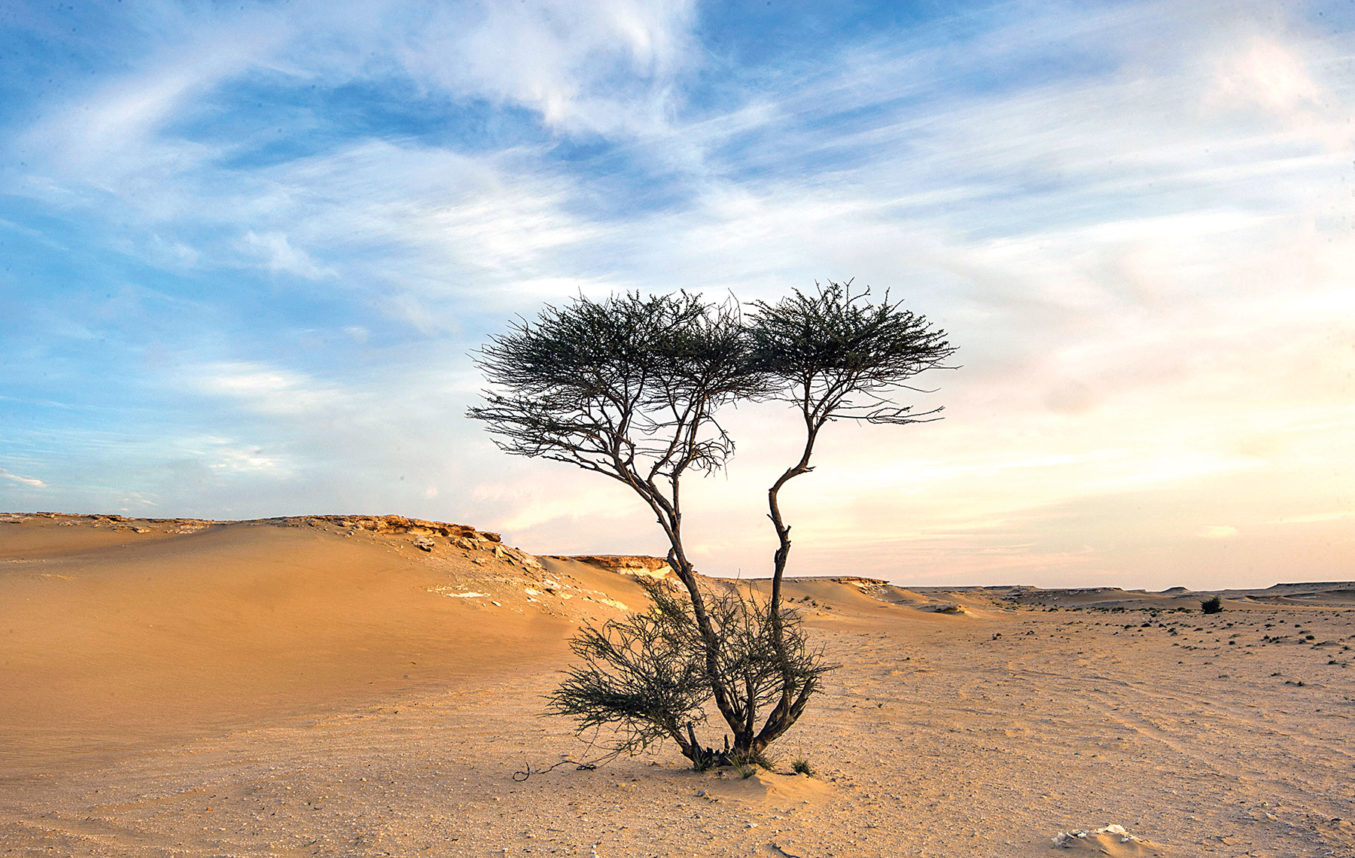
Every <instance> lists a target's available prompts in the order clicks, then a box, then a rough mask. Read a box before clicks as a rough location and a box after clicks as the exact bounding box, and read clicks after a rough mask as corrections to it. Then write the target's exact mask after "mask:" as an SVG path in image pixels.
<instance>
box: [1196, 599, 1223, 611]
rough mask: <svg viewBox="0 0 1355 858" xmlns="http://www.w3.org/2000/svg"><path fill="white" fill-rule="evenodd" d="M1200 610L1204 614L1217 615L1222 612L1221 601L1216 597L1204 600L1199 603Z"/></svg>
mask: <svg viewBox="0 0 1355 858" xmlns="http://www.w3.org/2000/svg"><path fill="white" fill-rule="evenodd" d="M1200 610H1201V611H1202V612H1203V613H1206V614H1219V613H1222V612H1223V601H1222V600H1221V599H1219V597H1218V596H1213V597H1211V598H1208V599H1205V600H1204V601H1203V602H1201V603H1200Z"/></svg>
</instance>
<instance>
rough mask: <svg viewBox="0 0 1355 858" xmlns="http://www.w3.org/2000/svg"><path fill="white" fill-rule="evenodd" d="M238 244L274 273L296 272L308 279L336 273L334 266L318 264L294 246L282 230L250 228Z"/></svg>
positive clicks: (330, 275)
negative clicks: (261, 230)
mask: <svg viewBox="0 0 1355 858" xmlns="http://www.w3.org/2000/svg"><path fill="white" fill-rule="evenodd" d="M237 246H239V248H240V249H241V250H242V251H244V252H245V253H246V254H247V255H249V256H253V257H256V258H257V259H258V260H259V261H260V262H262V263H263V265H264V266H265V267H266V268H267V269H268V270H269V271H270V272H272V273H274V274H295V275H297V276H298V277H304V278H306V279H307V280H319V279H321V278H323V277H332V276H334V273H335V272H334V269H332V268H329V267H326V266H321V265H318V264H316V262H315V260H314V259H313V258H311V256H310V255H309V254H308V253H306V252H305V251H304V250H301V249H300V248H297V247H294V246H292V243H291V242H290V241H289V240H288V238H287V236H286V234H284V233H281V232H267V233H257V232H255V231H254V230H249V231H248V232H246V233H245V234H244V236H242V237H241V239H240V241H239V242H238V244H237Z"/></svg>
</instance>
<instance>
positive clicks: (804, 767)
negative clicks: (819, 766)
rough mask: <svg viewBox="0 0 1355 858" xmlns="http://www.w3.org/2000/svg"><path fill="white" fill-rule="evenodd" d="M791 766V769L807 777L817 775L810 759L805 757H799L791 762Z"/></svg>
mask: <svg viewBox="0 0 1355 858" xmlns="http://www.w3.org/2000/svg"><path fill="white" fill-rule="evenodd" d="M790 767H791V770H792V771H794V772H795V773H796V774H800V775H804V776H805V777H810V778H812V777H815V773H814V767H813V766H811V765H810V764H809V760H806V759H803V758H801V759H798V760H796V761H795V762H793V763H791V764H790Z"/></svg>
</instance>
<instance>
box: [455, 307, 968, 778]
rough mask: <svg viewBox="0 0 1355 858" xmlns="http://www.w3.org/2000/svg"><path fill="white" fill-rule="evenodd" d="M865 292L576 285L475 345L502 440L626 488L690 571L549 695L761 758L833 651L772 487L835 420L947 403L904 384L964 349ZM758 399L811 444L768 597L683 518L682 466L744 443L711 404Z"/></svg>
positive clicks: (702, 764)
mask: <svg viewBox="0 0 1355 858" xmlns="http://www.w3.org/2000/svg"><path fill="white" fill-rule="evenodd" d="M869 298H870V293H869V290H868V289H863V290H853V289H852V287H851V284H850V282H848V283H845V284H839V283H833V282H829V283H828V284H827V285H818V286H816V288H815V289H814V290H813V291H812V292H801V291H799V290H798V289H797V290H794V291H793V292H792V293H791V294H790V295H789V296H787V297H786V298H783V299H782V300H781V301H778V302H776V303H766V302H761V301H759V302H755V303H753V304H752V305H750V308H749V312H748V313H747V314H746V315H745V314H744V313H742V312H741V308H740V306H739V305H738V304H737V303H735V302H733V301H729V302H725V303H714V302H709V301H706V300H703V299H702V298H700V297H699V296H695V295H691V294H688V293H686V292H679V293H675V294H671V295H654V296H642V295H640V294H638V293H629V294H625V295H619V296H612V297H610V298H607V299H605V300H601V301H594V300H591V299H588V298H585V297H582V296H581V297H579V298H576V299H574V300H573V301H571V302H570V303H569V304H567V305H565V306H564V307H558V308H557V307H553V306H548V307H546V308H545V309H544V310H543V311H542V313H541V314H540V316H539V317H538V318H537V319H536V321H535V322H529V321H525V320H524V321H519V322H517V323H515V324H514V325H513V326H512V327H511V328H510V330H509V331H508V332H507V333H505V334H502V335H500V336H497V337H494V338H492V339H491V341H490V343H489V344H487V345H485V346H484V347H482V348H481V350H480V353H479V355H478V359H477V363H478V365H479V367H480V369H481V371H482V372H483V373H484V375H485V377H486V379H487V380H488V381H489V383H490V385H491V387H490V389H489V390H487V391H486V392H485V393H484V404H482V405H478V406H474V407H472V408H470V409H469V411H468V415H469V416H470V417H472V418H474V419H477V420H482V421H484V422H485V423H486V425H487V428H488V430H489V431H490V432H491V433H492V434H493V435H494V436H495V443H496V444H497V445H498V446H499V448H500V449H502V450H504V451H505V452H507V453H510V454H513V455H520V456H531V457H540V458H546V459H554V460H556V461H561V462H568V463H570V464H573V465H576V466H578V467H580V468H583V469H585V470H589V471H595V472H597V473H600V474H603V475H604V476H607V477H609V478H611V479H614V480H617V481H618V482H621V483H624V484H625V485H626V486H628V487H629V488H630V489H631V490H632V491H634V492H635V493H636V494H637V495H638V496H639V497H640V498H641V500H643V501H644V502H645V504H646V505H648V507H649V508H650V510H651V511H652V512H653V513H654V515H655V517H656V519H657V520H658V523H659V526H660V527H661V528H662V529H663V532H664V535H665V536H666V537H667V539H668V546H669V549H668V564H669V566H671V567H672V570H673V574H674V577H675V578H676V580H677V582H678V583H679V585H680V589H676V590H674V589H668V588H666V587H665V586H664V585H662V584H655V585H651V586H649V587H648V591H649V595H650V598H651V607H650V609H649V610H648V611H647V612H644V613H637V614H633V615H631V616H629V617H626V618H623V619H620V620H615V621H611V622H608V623H606V624H604V625H603V626H602V627H601V628H593V627H585V628H584V629H583V630H582V631H581V632H580V634H579V635H578V636H577V637H576V638H575V639H574V641H573V644H572V646H573V649H574V652H575V653H576V654H577V655H578V656H579V657H580V660H581V663H580V666H577V667H575V668H573V669H572V670H571V671H570V672H569V674H568V677H567V678H566V680H565V682H564V683H563V684H562V685H561V686H560V687H559V688H558V689H557V690H556V691H555V692H554V693H553V694H552V695H551V709H552V711H555V712H557V713H560V714H564V715H568V716H571V717H574V718H575V719H576V721H577V723H578V729H579V730H580V731H582V730H586V729H589V728H593V727H600V726H612V727H614V728H617V729H618V731H619V736H620V739H619V740H618V742H617V745H616V747H617V748H618V749H624V750H628V751H635V750H638V749H640V748H643V747H645V746H647V745H649V744H650V743H651V742H654V741H656V740H661V739H664V738H669V739H672V740H673V741H674V742H675V743H676V744H677V745H678V747H679V748H680V749H681V751H682V754H683V755H684V756H685V757H687V758H688V759H689V760H691V761H692V763H693V765H695V766H696V767H698V768H707V767H709V766H712V765H723V764H729V763H733V762H743V761H748V760H756V759H758V758H759V756H760V755H761V754H762V752H763V750H764V749H765V748H766V747H767V746H768V745H769V744H771V743H772V742H773V741H775V740H776V739H777V738H779V737H780V736H781V735H783V734H784V733H785V732H786V731H787V730H788V729H790V727H791V726H792V725H793V724H794V723H795V722H796V720H797V719H798V718H799V717H800V715H801V713H802V712H803V711H804V709H805V706H806V704H807V702H808V701H809V699H810V698H811V697H812V696H813V695H814V694H815V693H816V692H817V691H819V689H820V682H819V681H820V678H821V677H822V675H823V674H824V673H825V672H826V671H828V670H830V669H831V668H832V665H829V664H828V663H826V662H825V660H824V658H823V655H822V652H821V651H819V650H816V649H813V648H811V646H810V645H809V643H808V641H807V640H806V638H805V635H804V633H803V631H802V629H801V626H800V622H799V618H798V616H797V615H796V614H795V613H794V611H792V610H790V609H789V608H787V607H786V606H785V605H783V600H782V587H781V584H782V577H783V575H784V573H785V570H786V564H787V561H788V559H789V556H790V548H791V539H790V526H789V525H788V524H786V523H785V520H784V518H783V516H782V513H781V508H780V505H779V502H778V501H779V495H780V491H781V489H782V487H784V486H785V484H786V483H787V482H788V481H789V480H791V479H793V478H794V477H797V476H800V475H801V474H805V473H808V472H809V471H811V470H812V467H811V466H810V460H811V458H812V456H813V452H814V447H815V444H816V443H817V441H818V438H819V435H820V433H821V432H822V430H823V429H824V427H825V426H826V425H827V424H828V423H829V422H832V421H834V420H864V421H868V422H872V423H888V424H895V425H901V424H906V423H917V422H925V421H929V420H934V419H938V418H937V414H938V412H939V411H940V410H941V409H939V408H937V409H933V410H931V411H926V412H922V413H914V412H912V411H911V409H910V408H908V407H906V406H902V405H900V404H899V403H897V402H896V401H895V400H894V399H893V398H892V397H893V396H894V395H896V394H897V393H898V392H899V391H901V390H916V388H913V387H911V386H909V384H908V382H909V381H910V380H911V379H912V378H913V377H914V376H916V375H918V374H919V373H921V372H923V371H924V370H927V369H931V368H935V367H940V366H943V365H944V363H945V361H946V360H947V359H948V358H949V357H950V356H951V355H952V354H953V353H954V351H955V349H954V348H953V347H952V346H951V345H950V344H949V342H948V341H947V340H946V335H945V332H944V331H941V330H938V329H935V328H933V327H932V326H931V325H930V323H929V322H928V321H927V320H926V319H925V318H924V317H922V316H920V315H916V314H914V313H912V312H910V311H908V310H905V309H903V307H902V306H901V303H899V302H891V301H890V299H889V296H888V295H887V294H886V295H885V296H884V300H883V301H881V302H879V303H872V302H871V301H870V300H869ZM759 400H782V401H785V402H787V403H789V404H790V405H791V406H793V408H794V410H795V411H797V412H798V414H799V416H800V418H801V421H802V423H803V427H804V445H803V450H802V453H801V456H800V458H799V460H798V461H797V462H796V463H795V464H793V465H791V466H790V467H789V468H787V469H786V470H785V472H784V473H782V474H781V476H780V477H779V478H778V479H777V480H776V482H775V483H773V484H772V486H771V487H770V488H769V489H768V494H767V499H768V510H769V512H768V515H769V518H770V519H771V522H772V525H773V527H774V529H775V533H776V538H777V547H776V550H775V553H774V554H773V557H772V581H771V592H770V596H769V597H768V598H766V599H757V598H753V597H749V596H745V595H743V594H741V593H740V592H739V591H738V590H737V589H732V588H728V587H725V588H718V587H715V586H711V585H710V584H708V583H707V582H705V581H703V580H702V579H701V578H700V577H699V576H698V575H697V573H696V570H695V568H694V566H693V563H692V560H691V558H690V557H688V555H687V551H686V548H685V547H684V544H683V531H682V496H681V483H682V478H683V477H684V476H685V475H686V474H687V473H688V471H692V470H694V471H697V472H699V473H703V474H710V473H712V472H715V471H718V470H720V469H722V468H724V467H725V465H726V464H727V463H728V461H729V459H730V457H732V456H733V454H734V442H733V439H731V438H730V437H729V435H728V433H727V432H726V431H725V429H724V427H723V426H722V425H721V424H720V422H719V420H718V418H717V412H718V411H719V410H720V409H721V408H722V407H724V406H727V405H730V404H734V403H737V402H740V401H759ZM710 702H713V703H714V706H715V709H716V710H717V711H718V713H719V715H720V717H721V718H722V719H723V720H724V722H725V725H726V726H727V727H728V729H729V734H730V735H726V737H725V743H724V750H722V751H717V750H714V749H713V748H711V747H707V746H703V745H702V744H701V743H700V742H699V741H698V738H697V735H696V727H697V726H698V725H701V724H703V723H704V722H705V720H706V707H707V704H708V703H710ZM730 736H732V743H731V738H730Z"/></svg>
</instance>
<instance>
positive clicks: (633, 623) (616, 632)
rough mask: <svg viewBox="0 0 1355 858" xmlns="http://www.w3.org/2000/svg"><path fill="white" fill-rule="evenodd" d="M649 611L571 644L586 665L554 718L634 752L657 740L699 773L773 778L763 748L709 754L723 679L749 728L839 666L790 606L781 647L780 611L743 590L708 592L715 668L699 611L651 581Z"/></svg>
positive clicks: (572, 678)
mask: <svg viewBox="0 0 1355 858" xmlns="http://www.w3.org/2000/svg"><path fill="white" fill-rule="evenodd" d="M642 586H644V588H645V590H646V591H647V593H648V595H649V599H650V607H649V610H647V611H644V612H636V613H633V614H630V615H628V616H625V617H622V618H619V619H614V620H611V621H609V622H607V623H605V624H604V625H602V626H601V627H593V626H589V625H585V626H584V628H583V629H582V630H581V631H580V633H579V634H578V636H576V637H575V638H574V640H573V641H572V642H571V644H570V645H571V647H572V649H573V650H574V654H575V655H577V656H578V657H579V660H580V663H579V664H578V665H576V666H575V667H573V668H571V669H570V670H569V671H568V672H567V676H566V679H565V681H564V682H563V683H561V685H560V687H559V688H557V689H556V690H555V691H554V692H552V693H551V694H550V696H549V711H550V712H552V713H553V714H558V715H565V716H568V717H572V718H574V719H575V723H576V728H575V729H576V732H579V733H581V734H582V733H584V732H588V731H591V730H594V729H595V728H598V727H602V726H604V725H605V726H608V727H611V728H613V729H614V730H615V731H616V735H617V739H616V741H615V743H614V744H613V747H614V748H616V749H618V750H622V751H626V752H630V753H634V752H636V751H639V750H642V749H643V748H645V747H647V746H649V745H650V744H651V743H653V742H654V741H656V740H660V739H664V738H668V739H672V740H673V741H674V742H676V743H677V745H678V747H679V748H680V749H681V750H682V753H683V755H684V756H686V757H687V758H688V759H689V760H691V761H692V764H693V766H694V767H695V768H697V769H700V770H703V771H704V770H705V769H708V768H711V767H712V766H721V765H734V764H747V765H754V766H759V765H760V766H762V767H764V768H768V769H770V768H771V767H772V762H771V760H770V759H769V758H768V757H767V755H766V754H765V753H763V751H762V749H760V748H753V747H749V746H748V745H746V744H745V745H744V746H743V747H740V745H739V743H737V742H736V744H735V746H734V748H733V749H731V748H730V747H729V741H728V739H726V740H725V747H724V749H723V750H717V749H714V748H710V747H702V745H701V744H700V743H699V742H698V741H697V738H696V728H697V727H699V726H700V725H702V724H704V723H705V722H706V720H707V710H708V708H709V704H710V703H711V702H712V699H713V697H714V694H713V692H712V690H711V688H710V684H709V682H708V677H709V676H710V675H711V671H713V674H714V676H716V677H717V680H718V682H719V683H720V685H721V686H722V687H723V688H724V689H725V693H726V699H727V702H728V703H729V704H730V705H731V707H732V708H733V710H734V711H735V713H736V714H737V715H738V716H739V717H740V718H741V719H743V721H742V723H744V724H755V723H756V722H757V717H758V714H759V713H760V712H764V711H767V710H768V709H771V708H773V707H774V706H776V705H777V704H779V703H780V701H781V699H782V696H783V694H785V693H786V692H785V690H786V689H787V688H789V689H790V691H791V694H792V696H794V697H795V698H797V699H804V700H807V699H808V698H809V697H810V696H811V695H812V694H813V693H814V692H815V691H816V690H817V688H818V686H819V681H820V678H821V677H822V676H823V674H824V673H826V672H828V671H829V670H832V669H833V668H835V667H836V665H833V664H829V663H828V662H827V661H826V660H825V659H824V657H823V653H822V651H821V650H818V649H813V648H811V647H810V646H809V644H808V642H807V641H806V639H805V636H804V633H803V630H802V628H801V623H800V617H799V615H798V614H797V613H796V612H794V611H793V610H791V609H789V608H787V607H784V606H782V607H780V608H779V611H778V614H779V620H780V641H779V642H778V641H777V640H776V639H775V638H774V637H773V625H772V614H771V606H770V603H769V602H767V601H765V600H758V599H756V598H753V597H751V596H745V595H744V594H743V593H741V592H740V591H739V590H738V589H736V588H734V587H713V586H708V587H706V588H704V592H703V594H702V596H703V598H702V604H703V605H704V608H705V611H706V614H707V619H708V621H709V623H710V628H711V630H712V632H713V638H714V641H715V658H714V665H713V667H711V666H710V665H708V664H707V662H706V655H707V653H706V649H705V647H704V643H703V642H704V636H703V634H702V630H701V628H700V627H699V626H698V624H697V621H696V617H695V611H694V610H693V608H692V604H691V602H690V601H689V600H687V599H684V598H682V596H681V595H680V591H679V590H678V589H677V588H676V587H674V586H672V585H670V584H667V583H665V582H661V581H645V582H642Z"/></svg>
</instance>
